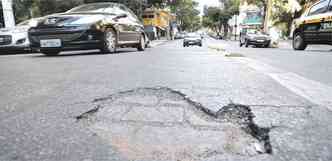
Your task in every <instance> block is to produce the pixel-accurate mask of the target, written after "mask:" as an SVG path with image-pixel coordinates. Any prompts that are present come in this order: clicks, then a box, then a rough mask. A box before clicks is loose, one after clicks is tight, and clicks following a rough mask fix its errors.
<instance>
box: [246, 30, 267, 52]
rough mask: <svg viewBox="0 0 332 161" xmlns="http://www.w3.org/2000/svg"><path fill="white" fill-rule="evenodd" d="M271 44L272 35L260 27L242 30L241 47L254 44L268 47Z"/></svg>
mask: <svg viewBox="0 0 332 161" xmlns="http://www.w3.org/2000/svg"><path fill="white" fill-rule="evenodd" d="M270 44H271V37H270V36H269V35H268V34H266V33H263V32H262V31H260V30H258V29H254V28H243V29H242V30H241V32H240V47H242V46H243V45H244V46H245V47H248V46H249V45H254V46H255V47H264V48H267V47H270Z"/></svg>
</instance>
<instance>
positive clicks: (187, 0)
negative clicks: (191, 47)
mask: <svg viewBox="0 0 332 161" xmlns="http://www.w3.org/2000/svg"><path fill="white" fill-rule="evenodd" d="M167 4H168V5H170V7H171V9H172V12H173V13H175V14H176V17H177V21H178V24H179V25H180V28H181V29H182V30H189V31H194V30H196V29H197V28H198V27H197V26H200V17H199V14H200V11H199V10H197V9H196V8H197V6H198V3H197V2H196V1H193V0H177V1H175V0H173V1H168V3H167Z"/></svg>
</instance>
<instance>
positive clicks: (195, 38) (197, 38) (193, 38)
mask: <svg viewBox="0 0 332 161" xmlns="http://www.w3.org/2000/svg"><path fill="white" fill-rule="evenodd" d="M200 39H201V38H199V37H187V38H185V39H184V40H200Z"/></svg>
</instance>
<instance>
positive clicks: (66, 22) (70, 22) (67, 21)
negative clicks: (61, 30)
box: [38, 14, 105, 27]
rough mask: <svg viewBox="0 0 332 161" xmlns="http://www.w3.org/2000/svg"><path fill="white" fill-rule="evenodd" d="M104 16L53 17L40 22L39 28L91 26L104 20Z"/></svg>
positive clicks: (68, 15) (72, 15)
mask: <svg viewBox="0 0 332 161" xmlns="http://www.w3.org/2000/svg"><path fill="white" fill-rule="evenodd" d="M104 17H105V16H104V15H102V14H58V15H51V16H47V17H45V18H43V19H42V20H40V21H39V25H38V26H53V27H54V26H55V27H62V26H80V25H91V24H94V23H97V22H98V21H100V20H103V19H104Z"/></svg>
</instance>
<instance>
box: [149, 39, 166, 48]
mask: <svg viewBox="0 0 332 161" xmlns="http://www.w3.org/2000/svg"><path fill="white" fill-rule="evenodd" d="M168 41H170V40H167V39H166V38H162V39H160V40H152V41H151V42H150V44H149V47H156V46H159V45H162V44H164V43H166V42H168Z"/></svg>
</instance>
